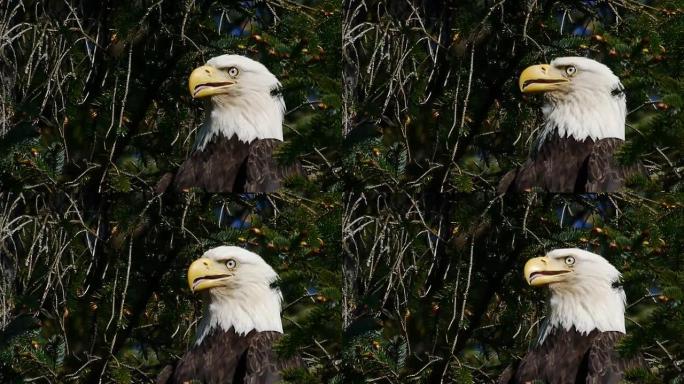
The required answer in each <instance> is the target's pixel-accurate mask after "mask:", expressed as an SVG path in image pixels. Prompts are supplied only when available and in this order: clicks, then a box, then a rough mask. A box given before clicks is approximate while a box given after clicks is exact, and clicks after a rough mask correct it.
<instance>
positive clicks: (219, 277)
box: [188, 257, 233, 292]
mask: <svg viewBox="0 0 684 384" xmlns="http://www.w3.org/2000/svg"><path fill="white" fill-rule="evenodd" d="M231 276H233V275H232V274H231V273H229V271H228V269H226V268H225V266H223V265H222V264H219V263H217V262H215V261H214V260H211V259H207V258H204V257H202V258H199V259H197V260H195V261H194V262H193V263H192V264H190V268H188V285H189V286H190V289H191V290H192V291H193V292H199V291H203V290H205V289H209V288H214V287H223V286H225V284H224V282H225V280H226V279H229V278H230V277H231Z"/></svg>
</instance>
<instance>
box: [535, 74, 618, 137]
mask: <svg viewBox="0 0 684 384" xmlns="http://www.w3.org/2000/svg"><path fill="white" fill-rule="evenodd" d="M620 87H621V86H620ZM545 100H546V102H545V103H544V106H543V107H542V112H543V114H544V120H545V121H544V127H543V131H542V134H541V140H540V143H543V142H544V139H545V138H546V137H549V136H552V135H553V133H555V132H557V133H558V136H560V137H561V138H565V137H567V138H574V139H575V140H579V141H583V140H587V139H592V140H594V141H596V140H600V139H606V138H617V139H621V140H624V139H625V118H626V116H627V104H626V99H625V95H624V93H622V92H620V93H617V94H614V93H611V92H597V91H596V90H594V89H592V88H591V87H587V88H578V89H575V90H574V91H573V92H570V93H563V94H551V93H549V94H547V95H546V98H545Z"/></svg>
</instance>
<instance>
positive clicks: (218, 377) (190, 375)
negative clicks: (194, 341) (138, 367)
mask: <svg viewBox="0 0 684 384" xmlns="http://www.w3.org/2000/svg"><path fill="white" fill-rule="evenodd" d="M281 337H282V334H281V333H279V332H273V331H265V332H257V331H251V332H250V333H248V334H246V335H243V336H240V335H238V334H236V333H235V332H234V331H233V328H231V329H230V330H228V331H224V330H219V329H217V330H215V331H213V332H212V333H210V334H209V335H207V336H206V337H205V338H204V340H202V343H201V344H200V345H197V346H194V347H193V348H192V349H190V350H189V351H188V352H187V353H186V354H185V355H184V356H183V357H182V358H181V359H180V360H179V361H178V362H177V363H176V364H175V367H174V366H171V365H169V366H167V367H166V368H164V370H163V371H162V372H161V373H160V374H159V376H158V377H157V384H182V383H189V382H191V383H198V384H199V383H202V384H242V383H245V384H272V383H278V382H280V381H281V380H282V377H281V372H282V371H283V370H284V369H292V368H299V367H303V366H304V364H303V362H302V361H301V359H299V358H292V359H289V360H281V359H278V357H277V355H276V353H275V351H273V343H275V342H276V341H278V340H279V339H280V338H281Z"/></svg>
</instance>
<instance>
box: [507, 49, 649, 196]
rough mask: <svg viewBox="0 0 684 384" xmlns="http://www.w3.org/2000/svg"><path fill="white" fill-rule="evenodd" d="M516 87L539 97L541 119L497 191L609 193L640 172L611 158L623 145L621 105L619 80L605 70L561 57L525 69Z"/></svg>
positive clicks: (581, 59)
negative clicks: (520, 160)
mask: <svg viewBox="0 0 684 384" xmlns="http://www.w3.org/2000/svg"><path fill="white" fill-rule="evenodd" d="M518 83H519V86H520V90H521V91H522V92H523V93H544V100H545V103H544V105H543V107H542V113H543V115H544V120H545V121H544V125H543V127H542V129H541V134H540V136H539V137H538V139H537V142H536V145H535V146H534V148H532V150H531V153H530V158H529V159H528V160H527V161H526V162H525V163H524V164H522V165H521V166H520V167H519V168H518V169H515V170H513V171H510V172H508V173H507V174H506V175H505V176H504V177H503V178H502V179H501V181H500V183H499V186H498V192H499V193H504V192H521V191H526V190H529V189H531V188H541V189H543V190H545V191H547V192H556V193H583V192H591V193H599V192H615V191H618V190H620V189H622V188H623V187H624V185H625V180H626V179H627V178H629V177H631V176H632V175H634V174H637V173H641V174H643V173H644V169H643V167H642V166H640V165H635V166H631V167H625V166H622V165H620V164H618V163H617V161H616V159H615V158H614V157H613V155H614V153H615V152H616V151H617V150H618V149H619V148H620V147H621V146H622V145H623V143H624V141H625V117H626V115H627V113H626V108H627V106H626V100H625V94H624V88H623V86H622V84H621V83H620V79H619V78H618V77H617V76H615V75H614V74H613V72H612V71H611V70H610V69H609V68H608V67H607V66H605V65H603V64H601V63H599V62H597V61H594V60H591V59H587V58H584V57H561V58H557V59H555V60H553V61H551V63H550V64H541V65H533V66H531V67H528V68H527V69H525V70H524V71H523V72H522V73H521V75H520V79H519V82H518Z"/></svg>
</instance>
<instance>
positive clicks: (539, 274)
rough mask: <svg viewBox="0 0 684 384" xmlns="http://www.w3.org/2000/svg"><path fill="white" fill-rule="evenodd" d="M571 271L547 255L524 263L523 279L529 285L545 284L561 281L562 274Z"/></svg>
mask: <svg viewBox="0 0 684 384" xmlns="http://www.w3.org/2000/svg"><path fill="white" fill-rule="evenodd" d="M570 272H572V270H570V269H568V268H567V266H566V265H565V264H564V263H563V262H562V261H558V260H555V259H549V258H548V257H535V258H533V259H529V260H527V263H525V271H524V274H525V281H527V284H529V285H531V286H539V285H546V284H551V283H557V282H560V281H563V280H564V279H565V278H564V275H565V274H567V273H570Z"/></svg>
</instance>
